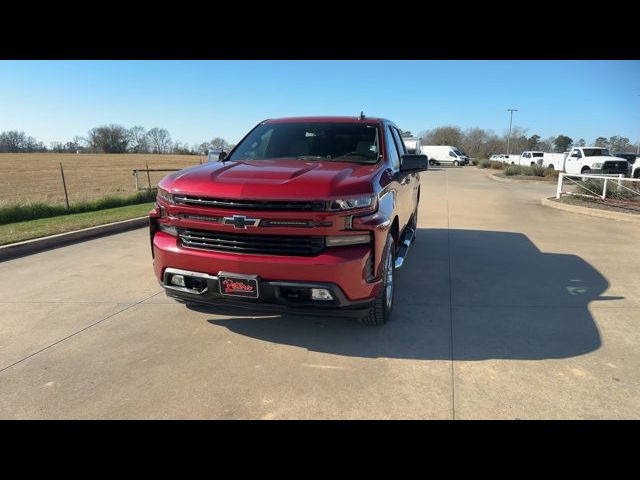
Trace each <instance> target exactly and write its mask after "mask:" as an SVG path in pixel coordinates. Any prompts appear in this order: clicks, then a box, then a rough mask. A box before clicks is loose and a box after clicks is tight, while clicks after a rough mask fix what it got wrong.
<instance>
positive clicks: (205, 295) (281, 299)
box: [161, 268, 373, 316]
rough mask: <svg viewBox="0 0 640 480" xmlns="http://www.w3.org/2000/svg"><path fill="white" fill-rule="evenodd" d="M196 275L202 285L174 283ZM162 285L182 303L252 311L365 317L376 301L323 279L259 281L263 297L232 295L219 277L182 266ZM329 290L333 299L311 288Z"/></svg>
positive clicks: (170, 270) (168, 271)
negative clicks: (356, 297)
mask: <svg viewBox="0 0 640 480" xmlns="http://www.w3.org/2000/svg"><path fill="white" fill-rule="evenodd" d="M174 274H178V275H184V276H187V277H189V276H190V277H191V278H196V279H197V280H198V282H199V288H197V289H195V288H190V289H187V288H183V287H179V286H175V285H171V283H170V278H171V276H172V275H174ZM161 284H162V286H163V287H164V288H165V292H166V294H167V296H168V297H172V298H175V299H176V300H178V301H179V302H182V303H196V304H201V305H208V306H215V307H231V308H241V309H250V310H251V311H265V312H289V313H304V314H323V315H339V316H361V315H363V314H365V313H366V312H367V311H368V310H369V308H370V307H371V304H372V302H373V300H363V301H350V300H349V299H347V297H346V296H345V295H344V293H343V292H342V290H341V289H340V287H339V286H337V285H335V284H333V283H321V282H291V281H259V292H260V295H259V298H239V297H235V298H234V297H229V296H226V295H222V294H221V293H220V288H219V283H218V277H217V276H215V275H208V274H203V273H202V272H191V271H185V270H180V269H173V268H167V269H165V273H164V277H163V281H162V282H161ZM312 288H322V289H325V290H329V292H331V295H332V297H333V299H332V300H312V299H311V298H310V295H309V293H310V290H311V289H312Z"/></svg>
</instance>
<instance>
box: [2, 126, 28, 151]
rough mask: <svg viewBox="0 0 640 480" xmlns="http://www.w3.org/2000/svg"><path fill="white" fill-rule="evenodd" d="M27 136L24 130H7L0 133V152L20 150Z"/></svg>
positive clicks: (22, 148)
mask: <svg viewBox="0 0 640 480" xmlns="http://www.w3.org/2000/svg"><path fill="white" fill-rule="evenodd" d="M26 140H27V136H26V134H25V133H24V132H19V131H17V130H9V131H7V132H2V133H0V152H14V153H15V152H20V151H23V150H24V148H25V144H26Z"/></svg>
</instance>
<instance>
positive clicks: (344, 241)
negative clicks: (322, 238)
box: [326, 233, 371, 247]
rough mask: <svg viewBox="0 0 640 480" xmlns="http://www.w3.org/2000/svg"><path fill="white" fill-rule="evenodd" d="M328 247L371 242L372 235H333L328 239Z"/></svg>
mask: <svg viewBox="0 0 640 480" xmlns="http://www.w3.org/2000/svg"><path fill="white" fill-rule="evenodd" d="M326 242H327V247H344V246H346V245H359V244H361V243H369V242H371V236H370V235H369V234H368V233H366V234H364V235H332V236H329V237H327V239H326Z"/></svg>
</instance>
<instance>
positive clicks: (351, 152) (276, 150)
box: [229, 122, 380, 163]
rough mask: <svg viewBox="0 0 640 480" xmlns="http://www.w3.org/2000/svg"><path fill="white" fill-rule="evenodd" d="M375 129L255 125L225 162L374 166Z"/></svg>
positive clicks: (376, 150) (362, 126)
mask: <svg viewBox="0 0 640 480" xmlns="http://www.w3.org/2000/svg"><path fill="white" fill-rule="evenodd" d="M379 152H380V150H379V143H378V128H377V127H376V125H367V124H362V123H321V122H318V123H315V122H313V123H272V124H262V125H258V126H257V127H256V128H255V129H254V130H253V131H252V132H251V133H250V134H249V135H248V136H247V138H245V139H244V140H243V141H242V142H240V144H239V145H238V146H237V148H236V149H235V151H234V152H233V153H232V154H231V155H230V157H229V160H232V161H240V160H264V159H273V158H297V159H300V160H332V161H340V162H356V163H376V162H377V161H378V159H379Z"/></svg>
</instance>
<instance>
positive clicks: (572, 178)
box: [556, 173, 640, 200]
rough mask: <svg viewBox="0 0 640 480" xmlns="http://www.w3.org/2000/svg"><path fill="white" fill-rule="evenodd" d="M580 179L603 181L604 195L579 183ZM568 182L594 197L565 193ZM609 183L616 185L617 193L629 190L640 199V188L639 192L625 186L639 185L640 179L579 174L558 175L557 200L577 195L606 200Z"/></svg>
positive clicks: (584, 195) (578, 194)
mask: <svg viewBox="0 0 640 480" xmlns="http://www.w3.org/2000/svg"><path fill="white" fill-rule="evenodd" d="M576 178H578V179H580V180H582V179H589V178H593V179H598V180H602V181H603V185H602V193H600V192H594V191H593V190H591V189H590V188H589V187H587V186H585V185H584V183H578V182H577V181H576V180H575V179H576ZM565 179H566V180H568V181H569V182H570V183H572V184H574V185H576V186H578V187H580V189H581V190H582V191H587V192H589V193H592V194H593V195H589V194H586V193H576V192H564V191H563V188H562V187H563V184H564V181H565ZM607 182H614V183H615V185H616V191H618V192H619V191H623V190H627V191H629V192H631V194H634V195H638V196H639V197H640V188H639V189H638V190H634V189H632V188H629V187H627V186H625V185H624V183H625V182H630V183H632V184H633V183H638V182H640V178H625V176H624V175H623V174H618V175H605V174H603V175H594V174H578V173H560V174H559V175H558V187H557V189H556V198H557V199H560V197H561V196H562V195H577V196H581V197H596V198H598V197H599V198H602V200H605V199H606V198H607Z"/></svg>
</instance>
